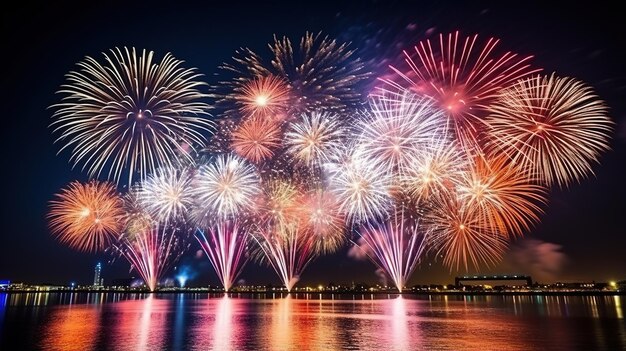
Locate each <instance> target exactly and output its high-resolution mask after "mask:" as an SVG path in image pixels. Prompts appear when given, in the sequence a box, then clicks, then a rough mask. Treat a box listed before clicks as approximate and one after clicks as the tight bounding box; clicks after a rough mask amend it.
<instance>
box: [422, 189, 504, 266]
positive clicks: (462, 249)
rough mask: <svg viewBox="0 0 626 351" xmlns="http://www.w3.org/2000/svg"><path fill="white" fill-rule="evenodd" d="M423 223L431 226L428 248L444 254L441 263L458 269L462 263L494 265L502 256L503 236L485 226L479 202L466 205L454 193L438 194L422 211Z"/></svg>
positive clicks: (438, 253) (464, 264)
mask: <svg viewBox="0 0 626 351" xmlns="http://www.w3.org/2000/svg"><path fill="white" fill-rule="evenodd" d="M422 224H423V225H425V226H426V227H427V228H429V230H430V234H429V236H428V243H427V245H428V246H429V249H430V250H431V251H433V252H435V253H436V254H437V255H443V263H444V264H445V265H446V266H448V267H449V268H450V271H452V269H456V270H458V269H459V267H460V265H461V263H462V264H463V266H464V267H465V269H466V270H467V269H469V263H471V264H472V265H473V266H474V267H476V268H478V267H479V266H480V265H481V264H483V263H484V264H487V265H495V264H496V263H497V262H499V261H500V259H501V258H502V254H503V252H504V250H505V249H506V246H507V243H506V240H505V237H504V236H502V235H501V234H500V233H497V232H494V231H493V228H492V227H491V226H485V225H484V221H483V220H482V216H481V213H480V207H478V206H465V204H464V203H463V202H462V201H460V200H459V199H458V198H457V196H456V194H445V195H444V196H440V197H437V199H436V200H435V201H433V203H432V205H431V206H430V208H429V209H428V210H427V211H425V214H424V217H423V222H422Z"/></svg>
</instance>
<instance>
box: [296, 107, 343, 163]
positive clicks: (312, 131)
mask: <svg viewBox="0 0 626 351" xmlns="http://www.w3.org/2000/svg"><path fill="white" fill-rule="evenodd" d="M345 132H346V130H345V129H344V128H343V126H342V125H341V123H340V122H339V115H337V114H335V113H331V112H312V113H307V114H302V115H301V119H300V120H299V121H297V122H292V123H291V124H290V126H289V129H288V131H287V132H286V133H285V145H286V146H287V152H288V153H289V154H291V155H292V156H293V158H294V159H295V160H296V161H298V162H300V163H302V164H304V165H308V166H309V167H319V166H320V165H322V164H324V163H326V162H328V161H329V160H330V157H331V156H330V155H331V154H332V153H333V152H334V151H335V150H336V149H337V148H340V147H341V146H342V143H341V139H342V137H343V135H344V133H345Z"/></svg>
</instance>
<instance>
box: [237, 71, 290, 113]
mask: <svg viewBox="0 0 626 351" xmlns="http://www.w3.org/2000/svg"><path fill="white" fill-rule="evenodd" d="M235 98H236V99H237V103H238V104H239V105H240V110H241V112H243V113H244V114H245V115H257V114H262V115H265V116H268V115H269V116H276V115H277V114H280V113H281V112H283V111H284V110H285V109H286V107H287V103H288V102H289V86H288V85H287V83H286V82H285V81H284V80H283V79H282V78H280V77H277V76H274V75H267V76H263V77H257V78H254V79H252V80H250V81H249V82H247V83H245V84H244V85H243V86H241V88H239V89H237V94H236V95H235Z"/></svg>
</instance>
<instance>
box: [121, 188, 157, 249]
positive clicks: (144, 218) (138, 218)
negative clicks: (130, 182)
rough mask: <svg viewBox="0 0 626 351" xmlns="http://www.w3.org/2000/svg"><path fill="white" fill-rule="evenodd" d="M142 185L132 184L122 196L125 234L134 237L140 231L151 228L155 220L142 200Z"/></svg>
mask: <svg viewBox="0 0 626 351" xmlns="http://www.w3.org/2000/svg"><path fill="white" fill-rule="evenodd" d="M140 194H141V187H139V186H132V187H131V188H130V189H129V190H128V192H127V193H126V194H125V195H124V196H123V197H122V202H123V208H124V220H123V225H124V235H125V236H127V237H132V236H134V235H136V234H138V233H141V232H144V231H146V230H149V229H150V228H151V227H152V226H153V224H154V223H155V221H154V220H153V219H152V217H151V216H150V214H148V212H146V209H145V208H144V207H143V206H142V201H141V200H140V197H141V196H140Z"/></svg>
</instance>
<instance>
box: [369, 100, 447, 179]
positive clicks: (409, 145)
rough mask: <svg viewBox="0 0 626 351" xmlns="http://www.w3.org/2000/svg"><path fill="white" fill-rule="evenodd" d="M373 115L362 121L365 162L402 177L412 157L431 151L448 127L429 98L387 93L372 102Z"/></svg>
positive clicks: (440, 112) (441, 114)
mask: <svg viewBox="0 0 626 351" xmlns="http://www.w3.org/2000/svg"><path fill="white" fill-rule="evenodd" d="M370 111H371V115H369V116H367V118H365V119H363V120H361V123H360V129H361V136H360V146H361V147H362V148H363V154H364V156H365V157H366V158H367V159H368V160H367V161H366V162H371V163H376V164H382V165H384V167H385V168H386V170H387V171H388V172H392V171H396V172H400V173H403V172H404V170H405V168H406V166H407V165H408V163H409V160H410V159H411V158H412V156H413V155H414V154H415V153H416V152H419V151H420V150H422V149H425V148H426V147H428V146H429V145H430V144H431V143H432V141H433V139H434V138H435V137H436V136H438V135H439V133H440V130H441V129H443V128H442V125H443V123H445V118H444V114H443V112H442V111H440V110H438V109H437V108H435V106H434V103H433V102H432V100H431V99H429V98H423V97H417V96H416V95H414V94H412V93H410V92H408V91H405V92H404V93H403V94H401V95H395V94H389V93H384V94H383V95H380V96H373V97H372V99H371V100H370Z"/></svg>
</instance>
